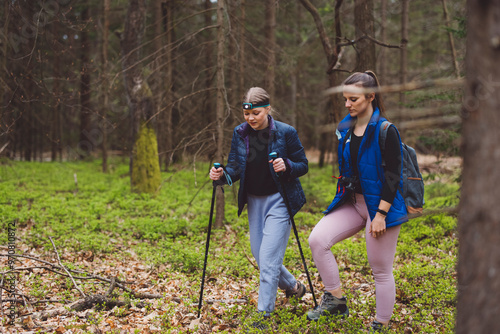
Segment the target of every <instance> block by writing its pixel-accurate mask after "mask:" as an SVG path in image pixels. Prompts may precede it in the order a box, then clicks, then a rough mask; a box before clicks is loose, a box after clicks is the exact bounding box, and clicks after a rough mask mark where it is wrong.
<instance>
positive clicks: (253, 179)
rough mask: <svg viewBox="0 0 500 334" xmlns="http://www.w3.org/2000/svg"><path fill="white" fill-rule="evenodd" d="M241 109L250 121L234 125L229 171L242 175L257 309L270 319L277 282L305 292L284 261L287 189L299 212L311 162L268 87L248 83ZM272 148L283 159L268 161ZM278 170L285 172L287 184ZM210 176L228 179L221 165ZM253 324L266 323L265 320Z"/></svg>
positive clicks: (290, 292)
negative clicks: (256, 274)
mask: <svg viewBox="0 0 500 334" xmlns="http://www.w3.org/2000/svg"><path fill="white" fill-rule="evenodd" d="M242 108H243V116H244V118H245V121H246V122H244V123H242V124H240V125H238V126H237V127H236V128H235V129H234V132H233V138H232V142H231V151H230V153H229V157H228V163H227V166H226V171H227V173H228V174H229V176H230V177H231V179H232V180H233V181H237V180H240V189H239V192H238V215H240V214H241V212H242V210H243V207H244V206H245V204H247V209H248V222H249V230H250V245H251V249H252V254H253V256H254V257H255V260H256V261H257V264H258V266H259V270H260V286H259V301H258V306H257V308H258V311H259V313H260V314H261V315H262V316H263V317H264V319H267V318H269V316H270V314H271V312H272V311H273V310H274V307H275V302H276V295H277V291H278V287H279V288H280V289H282V290H284V291H285V293H286V296H287V297H296V298H301V297H302V296H304V294H305V291H306V288H305V286H304V285H303V284H302V283H300V282H298V281H297V280H296V279H295V277H294V276H293V275H292V274H291V273H290V272H289V271H288V270H287V269H286V268H285V267H284V266H283V258H284V256H285V250H286V246H287V243H288V238H289V236H290V230H291V224H290V217H289V214H288V211H287V208H286V205H285V202H284V201H283V193H284V192H286V194H287V195H288V199H289V204H290V210H291V211H292V212H291V214H292V215H295V214H296V213H297V212H298V211H299V210H300V208H301V207H302V206H303V205H304V203H305V201H306V198H305V194H304V191H303V190H302V186H301V184H300V181H299V179H298V178H299V177H300V176H302V175H304V174H306V173H307V171H308V162H307V159H306V156H305V153H304V148H303V147H302V144H301V143H300V140H299V137H298V135H297V131H295V129H294V128H293V127H291V126H290V125H287V124H285V123H282V122H278V121H275V120H274V119H273V118H272V117H271V115H270V112H271V111H272V107H271V104H270V98H269V94H268V93H267V92H266V91H265V90H264V89H262V88H260V87H253V88H250V89H249V90H248V92H247V93H246V94H245V97H244V103H243V106H242ZM271 152H277V153H278V156H279V158H277V159H275V160H273V161H270V160H269V157H268V156H269V153H271ZM277 173H282V175H281V176H280V177H282V178H284V183H283V184H284V188H285V189H282V188H281V185H280V181H279V179H278V176H277ZM210 178H211V179H212V180H214V181H216V180H219V179H221V178H222V179H221V180H222V181H223V182H227V181H226V177H225V175H223V170H222V168H219V169H215V168H213V167H212V169H211V170H210ZM253 325H254V326H255V327H258V328H261V329H264V328H265V327H266V325H265V321H257V322H255V323H254V324H253Z"/></svg>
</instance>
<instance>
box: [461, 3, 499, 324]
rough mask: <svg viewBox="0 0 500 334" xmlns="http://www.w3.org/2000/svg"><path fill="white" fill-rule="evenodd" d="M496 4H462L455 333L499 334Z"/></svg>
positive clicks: (497, 13)
mask: <svg viewBox="0 0 500 334" xmlns="http://www.w3.org/2000/svg"><path fill="white" fill-rule="evenodd" d="M499 15H500V1H499V0H483V1H479V0H468V1H467V46H466V48H467V58H466V63H465V65H466V75H465V77H466V84H465V97H464V104H463V114H462V116H463V127H462V151H463V156H464V161H463V172H462V180H463V184H462V190H461V198H460V210H459V215H458V238H459V240H460V243H459V252H458V305H457V318H456V333H458V334H462V333H464V334H465V333H478V334H482V333H484V334H486V333H499V332H500V322H499V321H498V314H500V307H499V304H498V300H500V280H499V278H498V275H499V272H500V257H499V256H498V254H499V245H500V242H499V241H500V240H499V236H500V206H499V205H498V199H499V198H500V187H498V184H499V182H500V172H499V169H498V164H499V161H500V160H499V157H500V146H499V145H498V143H499V142H500V132H499V131H498V128H497V124H499V123H500V113H499V112H498V110H499V109H500V95H499V94H498V93H497V90H496V86H497V85H498V80H499V78H500V67H499V66H498V59H499V57H500V35H499V33H498V31H499V30H498V29H499V27H500V25H499V21H498V17H499Z"/></svg>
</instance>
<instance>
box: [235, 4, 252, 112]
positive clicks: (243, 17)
mask: <svg viewBox="0 0 500 334" xmlns="http://www.w3.org/2000/svg"><path fill="white" fill-rule="evenodd" d="M240 1H241V2H240V25H239V26H238V29H239V32H238V36H239V41H240V53H239V59H238V62H239V65H238V68H239V69H240V75H239V78H240V80H239V84H238V89H239V91H238V98H239V99H241V98H242V97H243V94H245V89H246V87H245V23H246V10H245V0H240ZM249 88H250V87H249ZM238 101H239V100H238ZM238 110H241V108H240V109H238Z"/></svg>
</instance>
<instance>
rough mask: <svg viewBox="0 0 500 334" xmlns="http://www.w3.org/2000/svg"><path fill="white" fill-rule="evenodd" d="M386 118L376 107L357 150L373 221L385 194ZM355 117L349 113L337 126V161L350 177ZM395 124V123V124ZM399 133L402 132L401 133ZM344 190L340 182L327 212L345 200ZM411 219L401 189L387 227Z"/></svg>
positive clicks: (364, 192)
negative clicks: (383, 142) (383, 137)
mask: <svg viewBox="0 0 500 334" xmlns="http://www.w3.org/2000/svg"><path fill="white" fill-rule="evenodd" d="M385 120H386V119H385V118H384V117H382V116H381V115H380V111H379V110H378V108H377V109H375V111H374V112H373V115H372V117H371V119H370V121H369V123H368V125H367V127H366V130H365V134H364V136H363V139H362V141H361V144H360V146H359V151H358V166H357V167H358V174H359V178H360V182H361V188H362V190H363V196H364V198H365V202H366V205H367V207H368V212H369V214H370V218H371V219H372V220H373V218H374V217H375V214H376V213H377V209H378V206H379V204H380V199H381V195H382V188H383V186H384V183H385V174H384V168H383V167H382V152H381V151H380V144H379V137H380V136H379V135H380V124H381V123H382V122H383V121H385ZM354 121H355V119H354V118H353V117H351V116H350V115H347V116H346V117H345V118H344V119H343V120H342V121H341V122H340V123H339V126H338V128H337V136H338V138H339V147H338V157H339V158H338V160H339V171H340V175H342V176H347V177H351V176H352V173H353V169H352V166H351V150H350V140H349V139H350V138H346V135H347V133H348V132H349V129H350V128H351V127H352V125H353V124H354V123H353V122H354ZM392 126H393V125H392ZM398 136H399V132H398ZM399 146H400V151H401V153H402V149H403V148H402V143H401V138H399ZM399 185H400V189H403V166H402V164H401V172H400V183H399ZM344 197H345V189H344V187H343V186H342V185H340V183H338V184H337V193H336V195H335V198H334V199H333V201H332V203H331V204H330V205H329V206H328V208H327V209H326V211H324V213H325V214H328V213H329V212H331V211H332V210H334V209H336V208H337V207H338V206H340V205H341V204H342V203H343V201H342V200H343V199H344ZM407 221H408V214H407V211H406V205H405V202H404V199H403V196H402V194H401V193H400V191H397V193H396V197H395V198H394V201H393V202H392V205H391V208H390V210H389V212H388V214H387V217H386V219H385V222H386V226H387V227H392V226H396V225H400V224H402V223H404V222H407Z"/></svg>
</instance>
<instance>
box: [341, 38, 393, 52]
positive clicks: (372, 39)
mask: <svg viewBox="0 0 500 334" xmlns="http://www.w3.org/2000/svg"><path fill="white" fill-rule="evenodd" d="M364 39H368V40H370V41H372V42H373V43H375V44H378V45H380V46H384V47H386V48H391V49H401V48H402V47H403V45H402V44H401V45H394V44H387V43H383V42H381V41H379V40H377V39H375V38H373V37H371V36H368V35H363V36H361V37H359V38H357V39H355V40H349V39H347V38H345V37H344V40H346V41H347V42H345V43H339V44H337V46H339V47H342V46H349V45H354V44H356V43H358V42H360V41H362V40H364Z"/></svg>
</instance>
